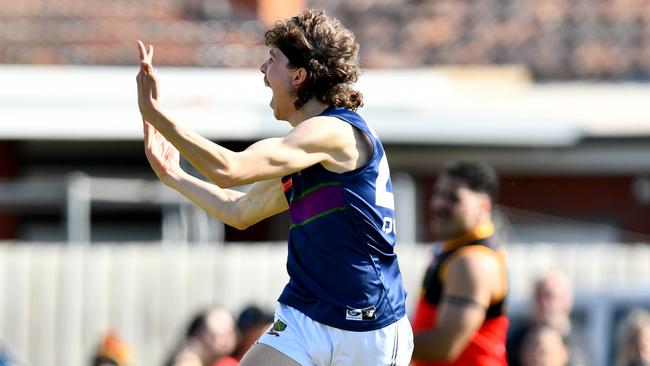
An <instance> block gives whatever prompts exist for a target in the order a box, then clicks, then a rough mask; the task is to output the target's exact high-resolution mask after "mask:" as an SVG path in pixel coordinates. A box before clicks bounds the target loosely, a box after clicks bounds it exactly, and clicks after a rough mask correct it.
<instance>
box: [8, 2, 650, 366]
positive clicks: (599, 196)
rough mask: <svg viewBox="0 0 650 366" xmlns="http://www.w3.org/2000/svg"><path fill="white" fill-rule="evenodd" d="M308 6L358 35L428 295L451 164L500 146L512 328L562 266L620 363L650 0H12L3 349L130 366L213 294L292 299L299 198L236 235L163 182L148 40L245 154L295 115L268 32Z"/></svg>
mask: <svg viewBox="0 0 650 366" xmlns="http://www.w3.org/2000/svg"><path fill="white" fill-rule="evenodd" d="M304 7H312V8H321V9H324V10H326V11H327V12H328V13H329V14H331V15H333V16H335V17H337V18H339V19H340V20H341V21H342V22H343V23H344V24H345V25H346V26H347V27H349V28H350V29H351V30H352V31H353V32H354V33H355V35H356V37H357V40H358V42H359V43H360V45H361V49H360V62H361V65H362V68H363V70H364V73H363V75H362V76H361V79H360V81H359V83H358V84H357V87H358V89H359V90H361V91H362V92H363V93H364V101H365V106H364V107H363V108H362V109H361V114H362V115H363V116H364V117H365V118H366V119H367V120H368V121H369V122H370V124H372V125H373V127H374V128H375V130H376V131H377V133H378V134H379V135H380V137H381V138H382V141H383V142H384V145H385V147H386V149H387V154H388V157H389V162H390V166H391V173H392V179H393V186H394V190H395V192H394V193H395V196H396V197H397V200H396V210H397V226H398V227H399V230H398V237H399V245H398V252H399V254H400V256H401V257H400V264H401V267H402V270H403V272H404V279H405V282H406V285H407V288H408V289H409V294H410V295H409V311H412V310H413V305H414V304H415V299H416V298H417V296H418V291H419V285H420V281H421V276H422V274H423V273H424V270H425V267H426V265H427V260H428V256H429V254H428V253H429V250H430V249H429V248H430V242H431V240H432V238H431V235H430V232H429V227H428V224H427V223H428V222H429V214H428V212H427V205H428V201H429V197H430V195H431V187H432V184H433V182H434V181H435V177H436V171H437V169H438V168H439V167H440V166H441V165H442V164H443V163H444V162H446V161H449V160H453V159H475V160H483V161H486V162H488V163H490V164H492V165H493V166H494V167H495V168H496V169H497V171H498V173H499V174H500V176H501V179H500V183H501V188H500V192H499V207H498V213H497V216H496V217H495V220H496V223H497V226H498V230H499V237H500V238H501V240H502V242H503V243H504V245H505V246H506V248H507V251H508V258H509V266H510V278H511V288H510V291H511V292H510V308H511V315H512V320H513V322H515V323H516V321H517V319H521V318H524V317H526V314H527V312H528V308H529V305H530V304H531V299H532V296H533V292H534V291H533V289H534V285H535V281H536V279H537V278H539V277H540V276H543V275H544V274H546V273H548V272H549V271H552V270H560V271H562V272H563V273H564V274H566V276H568V278H569V279H570V282H571V288H572V290H571V291H572V294H571V295H572V296H573V297H574V305H573V309H572V312H571V314H572V317H573V320H574V322H575V324H576V329H578V330H579V331H580V332H581V333H580V336H581V338H582V343H583V344H584V348H583V349H584V350H586V353H588V354H589V355H590V360H589V361H588V362H586V363H583V364H588V365H610V364H613V358H614V352H615V333H616V332H615V330H616V329H617V325H618V323H619V320H621V319H622V318H623V317H624V316H625V315H626V314H627V313H628V312H629V311H631V310H632V309H634V308H646V309H650V245H648V244H647V243H650V219H649V217H650V108H648V102H647V98H648V96H650V1H647V0H571V1H569V0H472V1H470V0H273V1H271V0H229V1H228V0H137V1H135V0H110V1H109V0H83V1H82V0H56V1H52V0H50V1H47V0H2V1H0V84H1V85H2V86H3V87H2V88H0V177H1V178H2V179H1V180H0V239H2V243H1V244H0V297H1V299H0V354H4V355H5V356H6V358H7V359H13V360H14V362H16V363H18V364H21V365H39V366H41V365H43V366H47V365H70V366H76V365H85V364H88V363H89V362H90V360H91V358H92V355H93V352H94V351H95V349H94V347H95V346H96V344H97V343H98V342H99V341H100V340H101V338H102V336H103V335H104V334H106V333H107V332H109V331H115V332H117V333H119V334H120V335H121V336H122V338H123V339H124V340H125V341H126V342H127V343H129V344H130V346H131V347H132V349H133V351H134V355H135V361H134V364H137V365H154V364H161V362H162V360H163V359H164V358H165V357H166V355H167V354H168V352H169V350H170V349H171V348H173V345H174V344H175V341H176V340H177V339H178V337H179V335H180V334H182V332H183V329H184V326H185V324H186V322H187V320H188V317H189V316H190V315H191V314H193V313H194V312H195V311H197V310H198V309H201V308H205V307H206V306H211V305H214V304H221V305H224V306H225V307H227V308H228V309H229V310H230V311H232V312H233V313H234V314H236V313H237V312H238V311H240V310H241V309H242V308H243V307H244V306H245V305H246V304H249V303H257V304H261V305H263V306H264V307H267V308H270V309H273V307H274V304H275V300H276V297H277V296H278V294H279V293H280V291H281V289H282V287H283V285H284V282H285V281H286V273H285V267H284V263H285V255H286V245H285V244H284V241H285V240H286V237H287V228H288V219H287V217H286V215H280V216H278V217H274V218H272V219H269V220H266V221H264V222H261V223H259V224H257V225H255V226H254V227H252V228H250V229H248V230H246V231H237V230H235V229H232V228H229V227H225V226H224V225H223V224H221V223H220V222H218V221H216V220H214V219H212V218H210V217H208V216H207V215H206V214H205V213H203V212H202V211H200V210H197V209H196V208H195V207H193V206H192V205H191V204H190V203H189V201H186V200H184V199H183V198H182V197H180V196H179V195H178V194H176V193H175V192H173V191H171V190H169V189H167V188H165V187H163V186H161V185H160V184H159V183H158V181H157V180H156V177H155V176H154V174H153V173H152V172H151V170H150V168H149V166H148V164H147V161H146V159H145V156H144V153H143V143H142V132H141V122H140V116H139V113H138V109H137V100H136V94H135V91H136V87H135V75H136V73H137V71H138V66H137V63H138V53H137V48H136V43H135V42H136V40H138V39H141V40H143V41H144V42H145V43H150V44H153V45H154V46H155V55H154V64H155V65H157V67H158V69H159V74H160V78H161V82H162V92H161V93H162V96H161V102H162V104H163V106H165V108H166V110H168V111H169V112H170V114H171V115H172V116H174V117H175V118H177V119H178V120H179V121H182V122H183V123H186V124H187V125H189V126H190V127H191V128H193V129H194V130H196V131H198V132H199V133H201V134H202V135H204V136H206V137H208V138H210V139H212V140H214V141H216V142H218V143H220V144H223V145H224V146H226V147H228V148H231V149H234V150H242V149H244V148H246V147H247V146H248V145H249V144H251V143H252V142H254V141H257V140H259V139H261V138H265V137H270V136H278V135H281V134H283V133H285V132H286V131H288V125H286V124H284V123H282V122H278V121H275V120H274V119H273V116H272V113H271V111H270V109H269V107H268V102H269V101H270V91H269V90H268V89H267V88H265V87H264V84H263V80H262V74H261V73H260V72H259V66H260V65H261V63H262V62H264V61H265V59H266V57H267V54H268V49H267V47H266V46H264V44H263V34H264V31H265V29H266V28H267V27H268V26H269V25H271V24H272V23H273V22H274V21H275V20H277V19H283V18H286V17H289V16H292V15H294V14H296V13H298V12H299V11H300V10H301V9H303V8H304ZM187 168H188V169H191V167H190V166H187Z"/></svg>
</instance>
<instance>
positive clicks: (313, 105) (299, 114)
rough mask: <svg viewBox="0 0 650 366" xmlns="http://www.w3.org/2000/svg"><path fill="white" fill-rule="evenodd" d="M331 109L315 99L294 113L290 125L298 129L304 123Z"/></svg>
mask: <svg viewBox="0 0 650 366" xmlns="http://www.w3.org/2000/svg"><path fill="white" fill-rule="evenodd" d="M327 108H329V105H327V104H325V103H323V102H320V101H318V100H316V99H314V98H312V99H310V100H309V101H308V102H307V103H305V104H304V105H303V106H302V107H301V108H300V109H299V110H296V111H293V113H292V114H291V116H290V117H289V123H290V124H291V125H292V126H294V127H296V126H297V125H299V124H300V123H301V122H302V121H306V120H308V119H310V118H312V117H316V116H318V115H319V114H321V113H323V111H324V110H326V109H327Z"/></svg>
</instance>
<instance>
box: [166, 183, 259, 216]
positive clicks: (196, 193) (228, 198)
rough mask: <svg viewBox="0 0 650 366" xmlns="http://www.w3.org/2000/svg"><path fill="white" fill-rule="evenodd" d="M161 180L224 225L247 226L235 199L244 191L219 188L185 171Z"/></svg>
mask: <svg viewBox="0 0 650 366" xmlns="http://www.w3.org/2000/svg"><path fill="white" fill-rule="evenodd" d="M163 182H164V183H165V184H167V185H168V186H169V187H171V188H173V189H174V190H176V191H178V192H179V193H180V194H182V195H183V196H185V197H186V198H188V199H189V200H191V201H192V202H194V203H195V204H196V205H197V206H199V207H200V208H201V209H203V210H204V211H205V212H207V213H208V214H209V215H210V216H212V217H214V218H216V219H217V220H220V221H222V222H223V223H225V224H226V225H229V226H232V227H235V228H237V229H244V228H246V227H247V226H248V224H246V223H245V222H244V220H243V219H242V214H241V210H240V209H239V207H238V205H237V199H238V198H240V197H241V196H243V195H244V193H242V192H238V191H235V190H231V189H223V188H220V187H218V186H216V185H214V184H211V183H208V182H205V181H203V180H201V179H199V178H196V177H194V176H191V175H189V174H187V173H184V174H182V175H180V176H175V177H169V178H167V179H164V180H163Z"/></svg>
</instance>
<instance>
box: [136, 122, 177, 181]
mask: <svg viewBox="0 0 650 366" xmlns="http://www.w3.org/2000/svg"><path fill="white" fill-rule="evenodd" d="M143 127H144V150H145V155H146V156H147V160H149V164H150V165H151V168H152V169H153V171H154V172H155V173H156V175H157V176H158V178H160V179H161V180H163V181H164V180H165V178H169V177H173V176H175V175H178V173H180V172H181V166H180V155H179V153H178V150H177V149H176V148H175V147H174V145H172V144H171V143H170V142H169V141H167V139H166V138H165V136H163V135H162V134H160V133H159V132H158V131H157V130H156V129H155V128H154V127H153V126H152V125H151V124H150V123H149V122H147V121H143Z"/></svg>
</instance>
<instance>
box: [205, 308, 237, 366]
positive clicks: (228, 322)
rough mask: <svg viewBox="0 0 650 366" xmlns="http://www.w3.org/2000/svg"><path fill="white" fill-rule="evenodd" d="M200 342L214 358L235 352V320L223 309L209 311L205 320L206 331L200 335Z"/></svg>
mask: <svg viewBox="0 0 650 366" xmlns="http://www.w3.org/2000/svg"><path fill="white" fill-rule="evenodd" d="M201 342H202V343H203V344H204V345H205V346H206V347H207V348H208V349H209V350H210V352H211V353H212V354H214V355H215V356H226V355H229V354H230V353H232V352H233V351H234V350H235V346H236V345H237V335H236V331H235V320H234V319H233V317H232V315H231V314H230V313H229V312H228V311H226V310H225V309H215V310H212V311H210V313H209V314H208V316H207V318H206V329H205V331H204V332H203V333H202V334H201Z"/></svg>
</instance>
